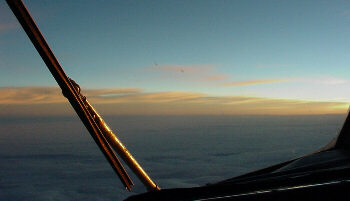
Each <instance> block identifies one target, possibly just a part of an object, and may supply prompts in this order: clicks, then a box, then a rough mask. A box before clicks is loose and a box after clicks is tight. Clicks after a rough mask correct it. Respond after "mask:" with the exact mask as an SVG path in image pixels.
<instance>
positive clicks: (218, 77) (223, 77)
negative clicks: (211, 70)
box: [201, 74, 227, 81]
mask: <svg viewBox="0 0 350 201" xmlns="http://www.w3.org/2000/svg"><path fill="white" fill-rule="evenodd" d="M226 79H227V75H224V74H220V75H211V76H207V77H204V78H203V79H201V80H202V81H220V80H226Z"/></svg>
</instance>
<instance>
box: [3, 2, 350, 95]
mask: <svg viewBox="0 0 350 201" xmlns="http://www.w3.org/2000/svg"><path fill="white" fill-rule="evenodd" d="M25 3H26V5H27V8H28V9H29V11H30V13H31V14H32V16H33V17H34V19H35V20H36V22H37V24H38V26H39V28H40V29H41V31H42V33H43V34H44V36H45V37H46V39H47V41H48V43H49V45H50V46H51V48H52V50H53V52H54V53H55V54H56V56H57V58H58V60H59V61H60V63H61V64H62V66H63V68H64V69H65V71H66V73H67V74H68V75H69V76H70V77H72V78H73V79H74V80H76V81H77V82H78V83H80V84H81V85H82V86H83V87H84V88H87V89H91V88H94V89H105V88H110V89H112V88H141V89H142V90H143V91H145V92H148V93H153V92H168V91H182V92H193V93H204V94H206V95H207V96H218V97H223V96H225V97H227V96H248V97H264V98H278V99H296V100H311V101H340V102H347V101H349V100H350V95H348V94H350V93H347V92H348V91H349V90H350V87H349V82H348V80H349V78H348V77H349V75H350V71H349V68H348V66H349V64H350V59H349V57H348V55H349V53H350V38H349V37H348V36H349V34H350V26H349V25H350V2H347V1H103V2H101V1H45V2H43V1H25ZM0 11H1V12H0V13H1V14H0V69H1V71H2V73H1V75H0V87H31V86H45V87H47V86H56V83H55V82H54V80H53V78H51V77H50V75H49V72H48V70H46V67H45V66H44V64H43V62H42V61H41V58H40V57H39V56H38V54H37V53H36V51H35V50H34V48H33V46H32V44H31V43H30V41H29V39H28V38H27V36H26V35H25V34H24V32H23V30H22V29H21V28H20V26H19V24H18V23H17V21H16V19H15V18H14V16H13V14H12V13H11V11H10V10H9V8H8V7H7V5H6V3H5V2H1V3H0Z"/></svg>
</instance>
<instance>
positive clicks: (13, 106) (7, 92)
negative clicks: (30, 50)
mask: <svg viewBox="0 0 350 201" xmlns="http://www.w3.org/2000/svg"><path fill="white" fill-rule="evenodd" d="M83 94H84V95H85V96H87V97H88V99H89V101H90V102H91V103H92V104H94V105H96V107H97V109H98V110H99V111H100V112H101V113H103V114H109V115H115V114H146V115H153V114H163V115H183V114H185V115H201V114H214V115H222V114H326V113H345V112H346V109H347V107H348V104H347V103H344V102H315V101H303V100H287V99H272V98H262V97H244V96H209V95H207V94H203V93H196V92H183V91H169V92H148V93H147V92H144V91H143V90H141V89H138V88H123V89H93V90H83ZM0 108H1V109H0V115H10V116H11V115H67V114H72V113H73V111H72V109H71V108H70V106H69V104H68V101H67V100H66V99H65V98H64V97H63V96H62V94H61V92H60V90H59V89H58V88H50V87H8V88H0Z"/></svg>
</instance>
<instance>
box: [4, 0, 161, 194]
mask: <svg viewBox="0 0 350 201" xmlns="http://www.w3.org/2000/svg"><path fill="white" fill-rule="evenodd" d="M6 2H7V4H8V5H9V7H10V8H11V10H12V12H13V13H14V15H15V16H16V17H17V19H18V21H19V22H20V24H21V25H22V27H23V29H24V31H25V32H26V33H27V35H28V37H29V38H30V40H31V41H32V43H33V45H34V47H35V48H36V50H37V51H38V53H39V54H40V56H41V58H42V59H43V61H44V62H45V64H46V66H47V67H48V69H49V70H50V72H51V74H52V75H53V77H54V78H55V80H56V82H57V83H58V85H59V86H60V88H61V89H62V93H63V95H64V96H65V97H66V98H67V99H68V100H69V102H70V104H71V105H72V107H73V108H74V110H75V112H76V113H77V114H78V116H79V118H80V119H81V121H82V122H83V123H84V125H85V127H86V128H87V130H88V131H89V133H90V135H91V136H92V138H93V139H94V141H95V142H96V144H97V145H98V147H99V148H100V150H101V151H102V153H103V154H104V156H105V157H106V159H107V160H108V162H109V163H110V165H111V166H112V168H113V169H114V171H115V172H116V173H117V175H118V176H119V178H120V180H121V181H122V183H123V184H124V186H125V188H126V189H128V190H131V188H132V185H133V182H132V180H131V179H130V177H129V175H128V174H127V172H126V171H125V169H124V167H123V165H122V164H121V162H120V161H119V159H118V158H117V156H116V154H115V153H114V152H113V150H112V148H111V145H112V146H113V148H114V149H115V150H116V152H118V154H120V155H121V157H122V158H123V160H125V162H126V164H127V165H128V166H129V167H130V168H131V169H132V170H133V171H134V172H135V174H136V175H137V176H138V177H139V178H140V180H141V181H142V182H143V183H144V184H145V185H146V187H147V188H148V190H159V187H158V186H157V185H156V184H155V183H154V182H153V181H152V180H151V179H150V177H149V176H148V175H147V174H146V173H145V171H144V170H143V169H142V168H141V166H140V165H139V164H138V163H137V161H136V160H135V159H134V158H133V157H132V155H131V154H130V153H129V152H128V151H127V149H126V148H125V146H124V145H123V144H122V143H121V142H120V141H119V140H118V138H117V137H116V136H115V135H114V134H113V132H112V131H111V130H110V129H109V128H108V126H107V124H106V123H105V122H104V121H103V119H102V118H101V116H100V115H98V113H97V112H96V110H95V109H94V108H93V107H92V106H91V105H90V104H89V102H88V101H87V100H86V97H85V96H83V95H82V94H81V93H80V87H79V85H77V84H76V83H75V82H74V81H73V80H72V79H70V78H69V77H68V76H67V75H66V74H65V72H64V71H63V69H62V67H61V65H60V64H59V62H58V60H57V59H56V57H55V55H54V54H53V52H52V51H51V49H50V47H49V45H48V44H47V43H46V41H45V38H44V37H43V35H42V34H41V33H40V30H39V29H38V27H37V26H36V24H35V22H34V20H33V19H32V17H31V16H30V14H29V12H28V10H27V9H26V7H25V5H24V4H23V2H22V1H21V0H6ZM108 140H109V141H108ZM110 144H111V145H110Z"/></svg>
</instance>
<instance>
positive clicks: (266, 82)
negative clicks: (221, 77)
mask: <svg viewBox="0 0 350 201" xmlns="http://www.w3.org/2000/svg"><path fill="white" fill-rule="evenodd" d="M287 81H290V79H269V80H246V81H237V82H227V83H224V84H223V86H247V85H258V84H270V83H277V82H287Z"/></svg>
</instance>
